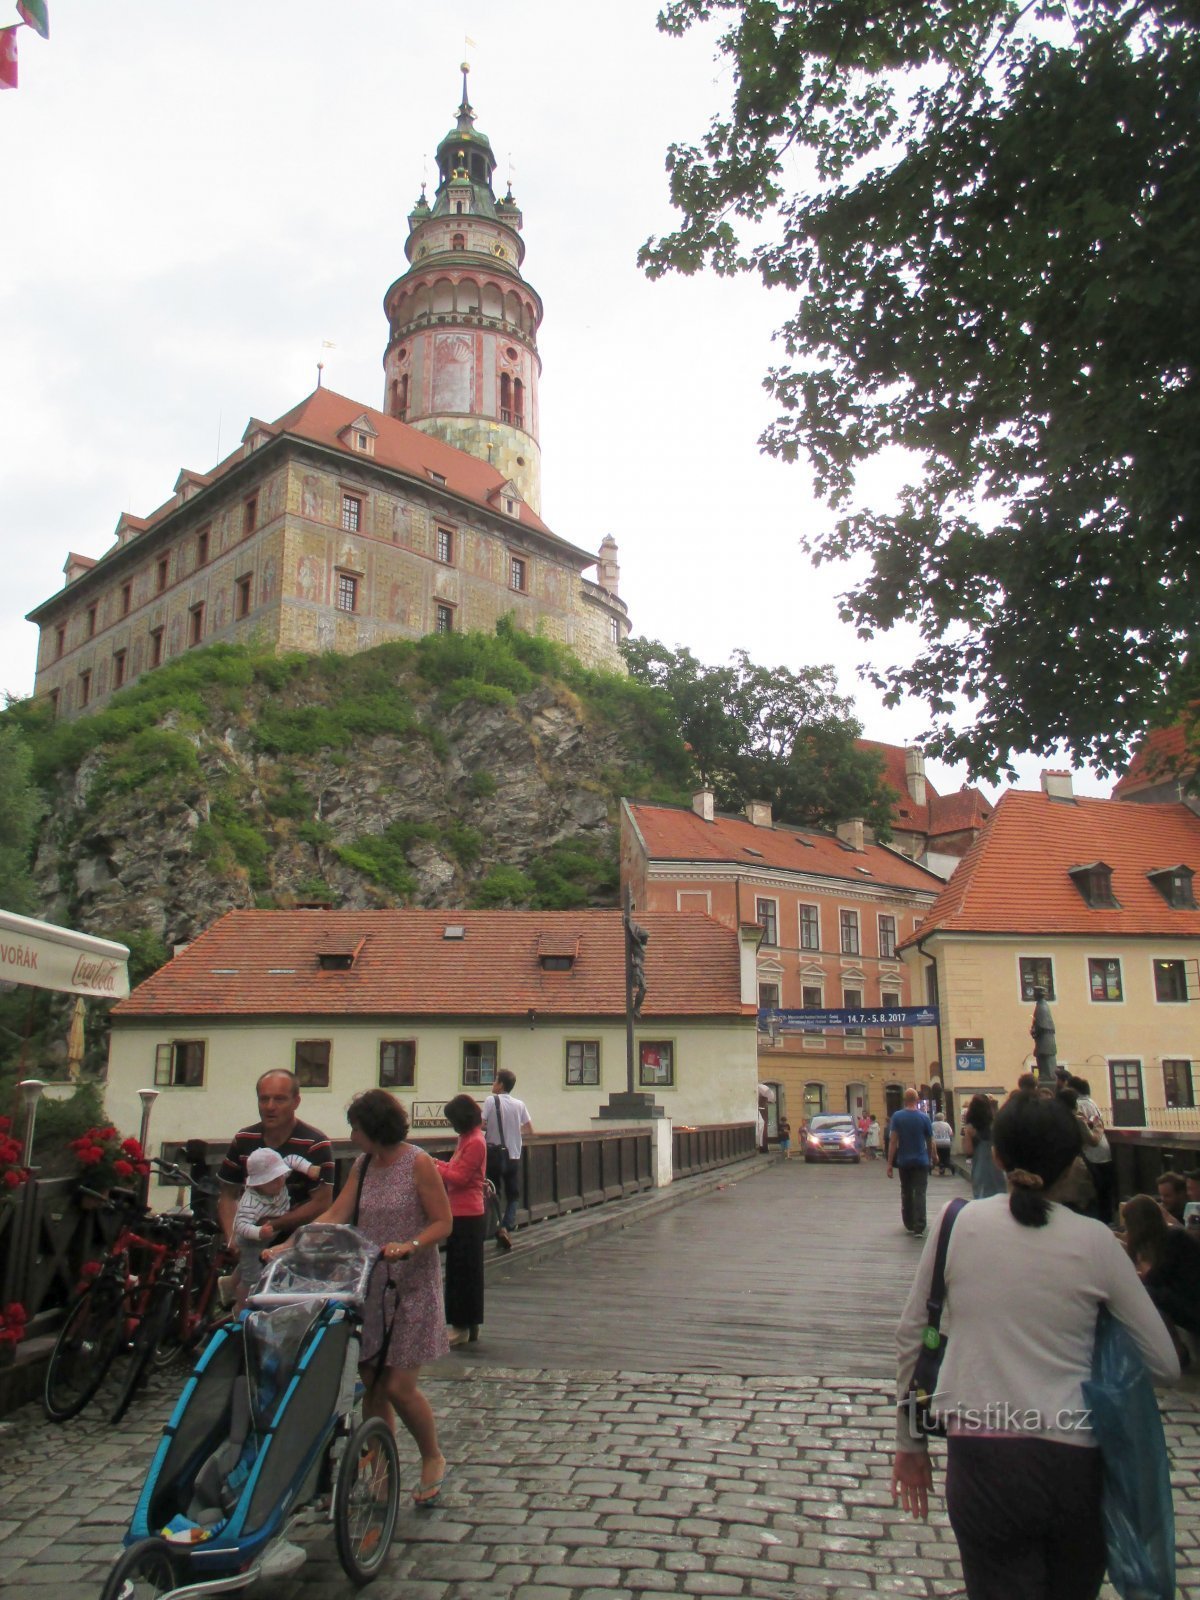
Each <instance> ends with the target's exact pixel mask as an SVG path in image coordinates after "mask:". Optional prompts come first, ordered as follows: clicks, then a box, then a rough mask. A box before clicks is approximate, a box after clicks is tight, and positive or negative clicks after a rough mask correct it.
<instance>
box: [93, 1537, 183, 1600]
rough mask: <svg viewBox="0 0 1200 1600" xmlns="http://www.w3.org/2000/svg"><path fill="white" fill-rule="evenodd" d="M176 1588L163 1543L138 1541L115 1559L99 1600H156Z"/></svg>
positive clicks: (172, 1570) (176, 1582)
mask: <svg viewBox="0 0 1200 1600" xmlns="http://www.w3.org/2000/svg"><path fill="white" fill-rule="evenodd" d="M178 1587H179V1583H178V1580H177V1579H176V1576H175V1564H174V1562H173V1560H172V1559H171V1550H170V1547H169V1546H168V1544H167V1541H166V1540H165V1539H139V1540H138V1542H137V1543H136V1544H131V1545H130V1546H129V1548H128V1549H127V1550H125V1551H123V1552H122V1553H121V1555H119V1556H118V1557H117V1560H116V1562H115V1563H114V1565H113V1569H112V1571H111V1572H110V1573H109V1575H108V1578H107V1579H106V1580H105V1584H104V1587H103V1589H101V1591H100V1600H158V1597H159V1596H160V1595H167V1594H170V1593H172V1591H173V1590H175V1589H177V1588H178Z"/></svg>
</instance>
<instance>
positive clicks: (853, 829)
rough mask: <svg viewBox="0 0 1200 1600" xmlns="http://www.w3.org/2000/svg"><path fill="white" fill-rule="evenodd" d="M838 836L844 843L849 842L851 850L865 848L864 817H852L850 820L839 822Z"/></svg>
mask: <svg viewBox="0 0 1200 1600" xmlns="http://www.w3.org/2000/svg"><path fill="white" fill-rule="evenodd" d="M837 836H838V838H839V839H840V840H841V841H842V843H843V844H848V845H849V846H850V848H851V850H861V849H863V847H864V846H863V819H862V818H861V817H851V818H850V820H849V822H839V823H838V828H837Z"/></svg>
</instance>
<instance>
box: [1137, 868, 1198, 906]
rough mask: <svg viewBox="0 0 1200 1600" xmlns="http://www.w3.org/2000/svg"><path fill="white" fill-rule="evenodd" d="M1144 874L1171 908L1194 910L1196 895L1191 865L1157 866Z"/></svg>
mask: <svg viewBox="0 0 1200 1600" xmlns="http://www.w3.org/2000/svg"><path fill="white" fill-rule="evenodd" d="M1146 876H1147V877H1148V878H1149V879H1150V882H1151V883H1152V884H1153V885H1154V887H1155V888H1156V889H1157V890H1158V892H1159V894H1160V895H1162V897H1163V899H1164V900H1165V901H1166V902H1167V904H1168V905H1169V906H1171V907H1172V909H1173V910H1176V911H1194V910H1195V909H1196V895H1195V891H1194V889H1193V888H1192V878H1193V873H1192V869H1191V867H1185V866H1182V865H1180V866H1178V867H1159V868H1158V869H1157V871H1155V872H1148V873H1147V874H1146Z"/></svg>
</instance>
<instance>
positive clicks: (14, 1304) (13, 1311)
mask: <svg viewBox="0 0 1200 1600" xmlns="http://www.w3.org/2000/svg"><path fill="white" fill-rule="evenodd" d="M0 1316H3V1318H4V1320H5V1322H16V1323H19V1324H20V1325H21V1326H22V1327H24V1325H25V1323H27V1322H28V1321H29V1314H28V1312H27V1311H26V1310H25V1307H24V1306H23V1305H22V1304H21V1302H20V1301H19V1300H10V1301H9V1302H8V1304H7V1305H6V1306H5V1308H4V1310H3V1311H2V1312H0Z"/></svg>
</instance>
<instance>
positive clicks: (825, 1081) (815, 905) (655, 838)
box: [621, 792, 940, 1124]
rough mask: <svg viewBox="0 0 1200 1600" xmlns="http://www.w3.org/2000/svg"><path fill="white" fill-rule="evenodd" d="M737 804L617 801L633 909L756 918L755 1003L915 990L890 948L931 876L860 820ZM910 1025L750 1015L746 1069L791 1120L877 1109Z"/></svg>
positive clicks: (849, 999) (923, 903) (904, 933)
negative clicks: (855, 1027)
mask: <svg viewBox="0 0 1200 1600" xmlns="http://www.w3.org/2000/svg"><path fill="white" fill-rule="evenodd" d="M746 813H747V814H746V816H745V817H730V816H721V815H719V814H717V813H715V812H714V810H713V806H712V796H711V795H710V794H708V793H707V792H702V793H700V794H698V795H697V796H696V797H695V801H694V804H693V809H692V810H691V811H690V812H689V811H684V810H681V809H680V808H678V807H672V806H652V805H643V804H640V803H638V802H636V801H623V802H622V808H621V877H622V883H623V884H625V885H627V886H628V888H629V890H630V892H631V893H632V896H633V900H634V905H635V907H636V908H637V909H636V910H635V915H637V916H641V914H642V912H643V911H646V912H665V911H670V912H683V913H688V912H691V913H697V914H701V915H705V916H709V917H713V918H715V919H716V920H717V921H718V922H721V923H723V924H724V925H725V926H726V927H728V928H745V927H747V926H751V925H756V926H757V927H758V928H760V929H761V930H762V932H761V942H760V944H759V947H758V955H757V974H756V977H757V983H758V994H759V1005H760V1006H762V1007H764V1008H778V1007H782V1008H784V1009H787V1010H800V1009H802V1008H803V1009H827V1010H834V1009H838V1010H840V1009H843V1008H845V1009H858V1008H863V1007H865V1008H872V1009H873V1008H881V1007H884V1006H887V1007H891V1006H897V1005H899V1006H907V1005H911V1004H914V1003H916V1002H914V1000H913V999H912V991H911V974H910V972H909V969H908V967H907V966H906V964H905V962H904V961H903V960H902V959H901V957H900V955H899V953H898V949H899V945H900V943H901V941H902V940H903V939H905V938H906V937H908V936H909V935H910V934H911V933H912V932H913V930H914V929H915V928H916V926H917V925H918V924H919V923H920V921H921V919H922V918H923V917H924V916H925V915H926V914H927V913H928V911H929V909H930V907H931V906H932V905H933V902H934V899H935V897H936V895H937V891H938V889H939V887H940V882H939V880H938V879H937V878H935V877H934V876H933V875H932V874H931V873H929V872H928V871H926V870H925V869H923V868H922V867H920V866H918V865H917V864H916V863H915V862H913V861H910V860H908V859H907V858H906V857H904V856H903V855H901V854H899V853H898V852H896V851H893V850H889V849H887V848H886V847H884V846H881V845H877V844H873V843H870V842H868V841H866V840H865V839H864V838H863V836H862V829H861V825H860V826H859V827H858V829H857V831H856V830H855V829H854V828H853V827H847V828H846V829H845V830H844V831H845V834H846V837H844V838H843V837H834V836H832V835H830V834H823V833H818V832H815V831H809V830H804V829H799V828H791V827H785V826H782V825H780V824H777V823H772V820H771V808H770V806H769V805H766V804H765V803H763V802H757V801H753V802H751V803H750V804H749V805H748V806H747V807H746ZM916 1031H917V1030H913V1029H911V1028H902V1027H893V1028H888V1029H883V1028H880V1027H865V1028H863V1029H862V1030H861V1031H860V1032H854V1031H842V1030H840V1029H832V1028H830V1029H821V1028H812V1029H810V1030H807V1031H790V1030H787V1031H785V1030H770V1029H767V1028H760V1030H759V1036H758V1070H759V1078H760V1080H761V1081H762V1082H764V1083H772V1084H776V1085H778V1086H779V1087H780V1088H782V1090H783V1103H784V1104H785V1105H786V1108H787V1113H788V1116H789V1118H790V1119H791V1121H792V1122H793V1124H795V1122H796V1119H797V1118H798V1117H800V1116H804V1117H809V1116H812V1115H813V1114H815V1113H816V1112H819V1111H845V1110H847V1109H849V1110H852V1111H854V1112H855V1113H856V1114H862V1112H864V1111H865V1112H867V1113H874V1114H875V1115H877V1116H878V1117H879V1119H880V1121H883V1119H884V1117H885V1115H886V1114H887V1112H888V1111H889V1110H890V1109H892V1108H893V1105H894V1104H898V1103H899V1100H900V1098H901V1097H902V1095H903V1091H904V1089H905V1088H906V1087H907V1086H908V1085H909V1084H910V1083H912V1082H913V1081H914V1074H915V1072H916V1060H917V1058H916V1056H915V1053H914V1033H915V1032H916ZM919 1081H926V1080H919ZM774 1115H775V1113H773V1116H774Z"/></svg>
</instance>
